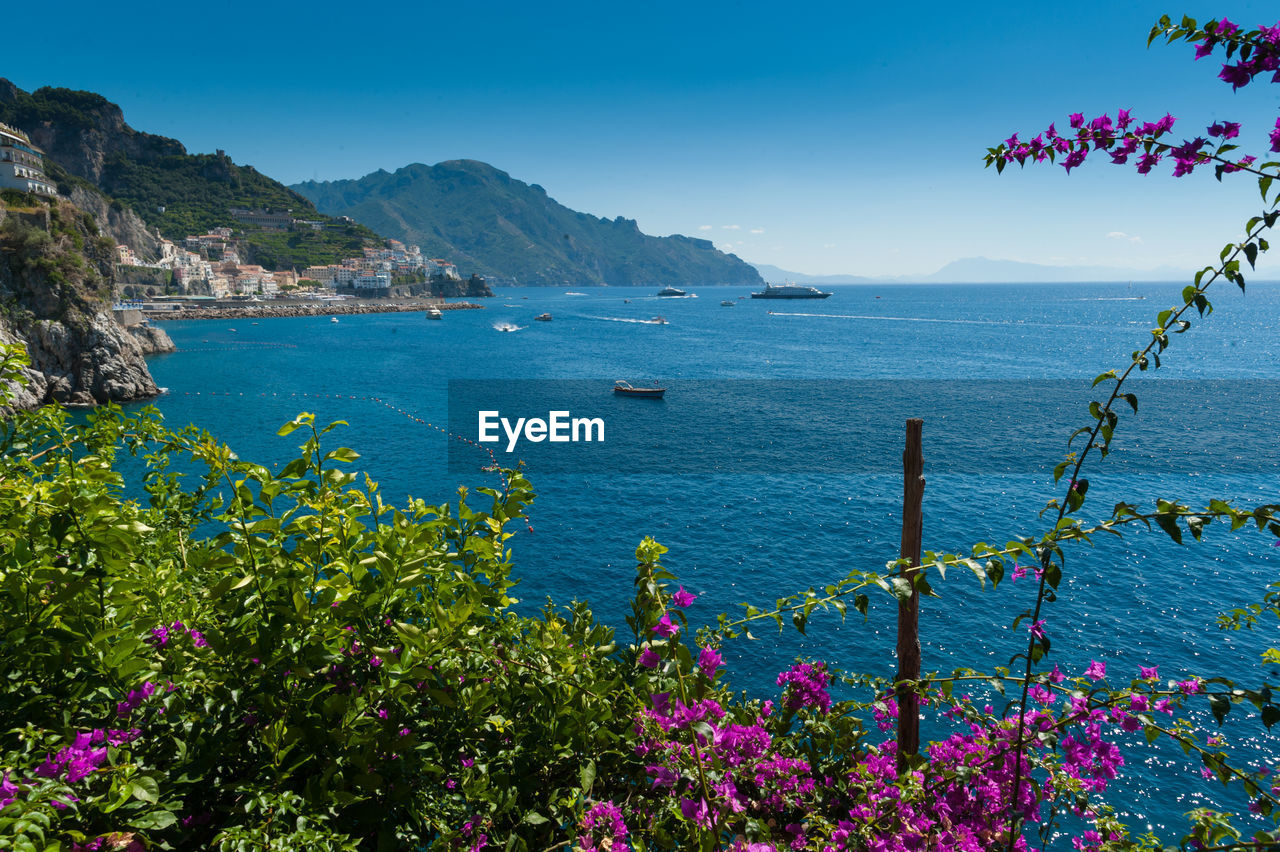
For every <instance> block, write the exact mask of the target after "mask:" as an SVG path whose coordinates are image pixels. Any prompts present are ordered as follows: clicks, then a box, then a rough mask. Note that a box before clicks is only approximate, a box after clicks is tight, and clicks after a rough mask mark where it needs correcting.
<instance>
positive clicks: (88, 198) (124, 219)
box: [71, 186, 160, 261]
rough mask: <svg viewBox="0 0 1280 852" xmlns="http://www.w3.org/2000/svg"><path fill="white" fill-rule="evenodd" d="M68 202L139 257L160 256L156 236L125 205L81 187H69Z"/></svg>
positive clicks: (152, 258) (147, 258)
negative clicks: (69, 196)
mask: <svg viewBox="0 0 1280 852" xmlns="http://www.w3.org/2000/svg"><path fill="white" fill-rule="evenodd" d="M71 202H72V203H73V204H75V205H76V206H77V207H79V208H80V209H81V210H83V211H84V212H86V213H88V214H89V215H90V216H92V217H93V218H94V221H96V222H97V223H98V227H99V228H101V229H102V232H103V233H104V234H106V235H107V236H109V237H111V239H113V240H115V241H116V242H117V243H120V244H121V245H126V246H128V247H129V248H131V249H133V252H134V254H136V255H137V256H138V257H139V258H141V259H142V260H146V261H155V260H159V259H160V238H159V237H158V236H156V234H155V233H154V232H153V231H151V230H149V229H148V228H147V223H146V222H144V221H142V219H141V217H139V216H138V214H137V213H134V212H133V211H132V210H130V209H129V208H128V207H125V206H123V205H120V204H112V203H110V202H108V201H107V199H106V198H105V197H104V196H103V195H102V193H100V192H95V191H93V190H90V189H87V188H85V187H82V186H74V187H72V188H71Z"/></svg>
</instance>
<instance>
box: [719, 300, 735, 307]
mask: <svg viewBox="0 0 1280 852" xmlns="http://www.w3.org/2000/svg"><path fill="white" fill-rule="evenodd" d="M736 304H737V302H731V301H729V300H728V299H722V300H721V301H720V307H722V308H732V307H733V306H734V305H736Z"/></svg>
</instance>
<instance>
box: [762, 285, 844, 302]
mask: <svg viewBox="0 0 1280 852" xmlns="http://www.w3.org/2000/svg"><path fill="white" fill-rule="evenodd" d="M830 295H831V294H830V293H824V292H822V291H821V290H819V289H818V288H817V287H805V286H804V285H802V284H790V283H788V284H766V285H764V289H763V290H761V291H760V292H759V293H752V294H751V298H753V299H825V298H827V297H828V296H830Z"/></svg>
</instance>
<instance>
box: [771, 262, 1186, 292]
mask: <svg viewBox="0 0 1280 852" xmlns="http://www.w3.org/2000/svg"><path fill="white" fill-rule="evenodd" d="M752 265H753V266H754V267H755V268H756V270H757V271H759V273H760V274H761V275H762V276H764V278H765V279H766V280H768V281H794V282H795V283H797V284H816V285H824V284H825V285H831V284H1052V283H1060V284H1066V283H1076V282H1079V283H1089V282H1108V281H1182V280H1184V279H1189V278H1190V277H1191V276H1192V274H1193V272H1192V271H1191V270H1187V269H1179V268H1177V267H1174V266H1160V267H1157V268H1155V269H1128V268H1124V267H1114V266H1052V265H1047V264H1040V263H1024V262H1022V261H1017V260H992V259H991V258H986V257H966V258H961V259H960V260H953V261H951V262H950V263H948V264H947V265H946V266H944V267H942V268H941V269H939V270H938V271H937V272H932V273H929V274H927V275H876V276H864V275H806V274H804V273H803V272H791V271H788V270H785V269H780V268H779V267H777V266H772V265H770V264H767V263H755V264H752Z"/></svg>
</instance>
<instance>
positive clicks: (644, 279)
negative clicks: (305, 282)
mask: <svg viewBox="0 0 1280 852" xmlns="http://www.w3.org/2000/svg"><path fill="white" fill-rule="evenodd" d="M291 188H292V189H294V190H296V191H297V192H299V193H300V194H301V195H303V196H305V197H306V198H308V199H310V200H311V201H313V202H314V203H315V205H316V208H317V209H318V210H320V211H321V212H324V213H327V214H329V215H332V216H337V215H345V216H350V217H351V218H353V219H355V220H356V221H357V222H360V223H362V224H365V225H367V226H369V227H370V228H373V229H374V230H376V231H378V232H379V233H381V234H385V235H387V236H389V237H395V238H396V239H400V240H403V241H404V242H407V243H416V244H418V245H420V246H422V250H423V252H425V253H427V254H428V255H429V256H431V257H447V258H449V259H451V260H453V261H454V262H455V263H457V264H458V265H459V266H466V267H468V268H474V269H476V270H477V271H479V272H480V274H482V275H490V276H498V277H501V278H512V279H515V282H516V283H517V284H522V285H546V286H560V287H562V286H571V287H577V286H589V285H613V286H622V285H642V286H661V285H668V284H678V285H706V284H748V285H759V284H761V283H762V282H761V279H760V275H759V273H757V272H756V270H755V269H754V268H753V267H751V266H750V265H749V264H747V263H745V262H743V261H742V260H740V259H739V258H738V257H736V256H734V255H732V254H724V253H723V252H720V251H717V250H716V248H715V246H713V245H712V244H711V243H710V242H709V241H707V240H699V239H693V238H691V237H685V236H680V235H674V236H670V237H652V236H648V235H645V234H642V233H640V228H639V226H638V225H637V224H636V222H635V220H633V219H624V218H622V217H621V216H619V217H618V218H616V219H601V218H597V217H595V216H591V215H589V214H587V213H578V212H576V211H573V210H570V209H569V208H567V207H565V206H563V205H561V204H559V203H558V202H556V201H555V200H554V199H552V198H550V197H549V196H548V195H547V192H546V190H544V189H543V188H542V187H540V186H538V185H537V184H527V183H524V182H522V181H519V180H516V179H514V178H512V177H511V176H510V175H508V174H507V173H506V172H503V171H500V170H498V169H496V168H494V167H493V166H490V165H488V164H486V163H481V162H477V161H475V160H450V161H447V162H443V163H438V164H436V165H434V166H426V165H422V164H421V163H415V164H413V165H410V166H405V167H404V168H402V169H398V170H396V171H395V172H394V173H388V172H386V171H377V172H374V173H373V174H370V175H366V176H365V177H363V178H360V179H359V180H339V181H325V182H316V181H307V182H306V183H300V184H294V185H293V186H292V187H291Z"/></svg>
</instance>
